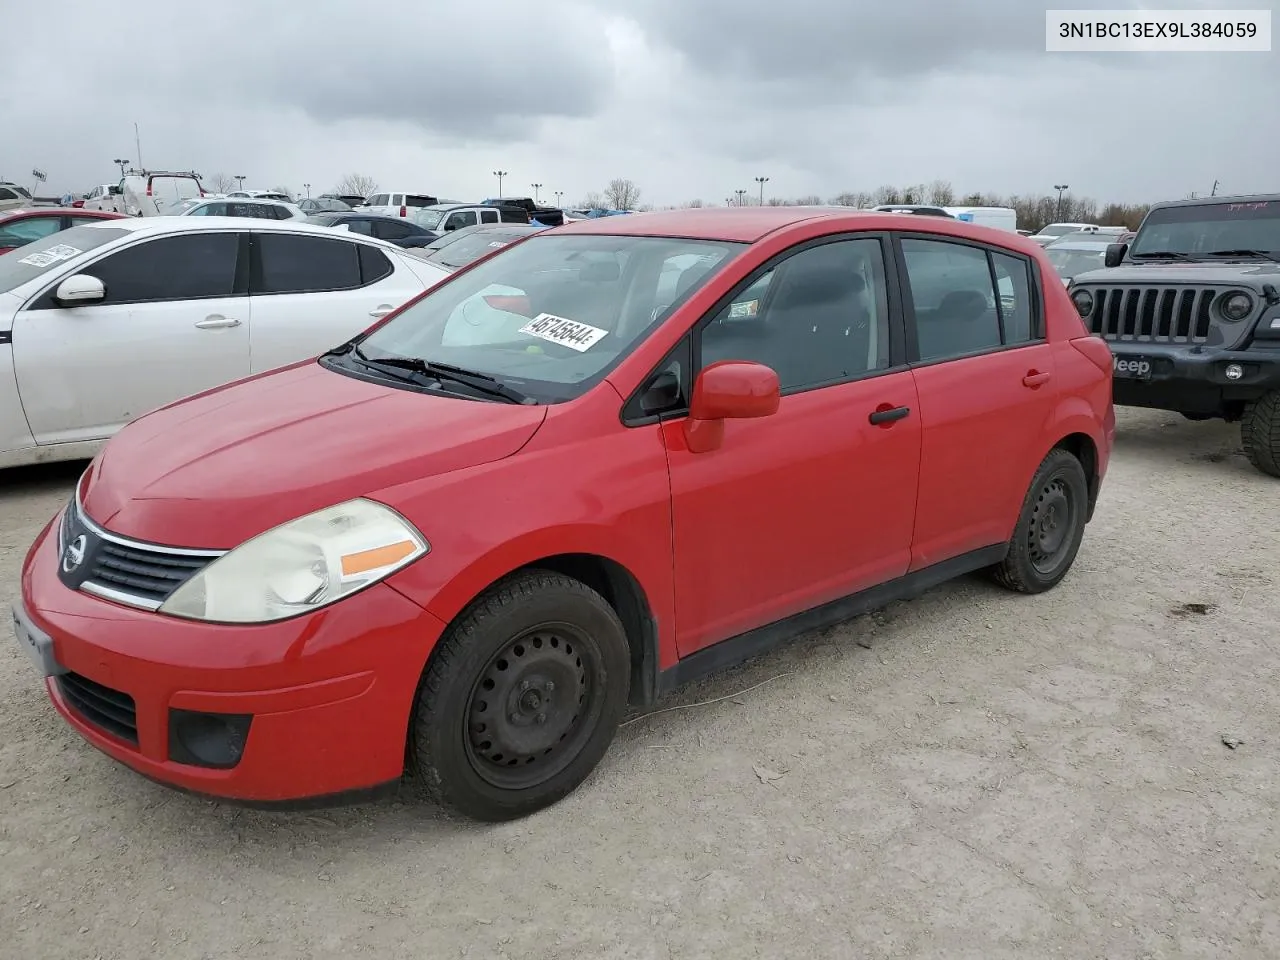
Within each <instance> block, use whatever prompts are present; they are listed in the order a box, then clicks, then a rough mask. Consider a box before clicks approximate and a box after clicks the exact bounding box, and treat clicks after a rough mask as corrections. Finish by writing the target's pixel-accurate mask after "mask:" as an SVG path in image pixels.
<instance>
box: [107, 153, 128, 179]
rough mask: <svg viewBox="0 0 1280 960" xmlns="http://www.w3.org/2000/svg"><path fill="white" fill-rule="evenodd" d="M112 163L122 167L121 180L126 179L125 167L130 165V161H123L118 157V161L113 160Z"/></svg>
mask: <svg viewBox="0 0 1280 960" xmlns="http://www.w3.org/2000/svg"><path fill="white" fill-rule="evenodd" d="M111 162H112V163H115V164H119V165H120V178H121V179H124V168H125V167H127V166H128V165H129V161H128V160H121V159H120V158H119V157H117V158H116V159H114V160H112V161H111Z"/></svg>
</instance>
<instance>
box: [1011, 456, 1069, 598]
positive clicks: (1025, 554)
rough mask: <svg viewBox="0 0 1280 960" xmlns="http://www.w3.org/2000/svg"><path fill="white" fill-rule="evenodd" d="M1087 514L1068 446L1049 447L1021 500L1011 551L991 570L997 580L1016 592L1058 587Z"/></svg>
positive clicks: (1036, 591)
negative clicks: (1053, 448) (1020, 509)
mask: <svg viewBox="0 0 1280 960" xmlns="http://www.w3.org/2000/svg"><path fill="white" fill-rule="evenodd" d="M1088 513H1089V484H1088V481H1087V480H1086V479H1085V475H1084V468H1083V467H1082V466H1080V461H1079V460H1077V459H1076V458H1075V457H1074V456H1072V455H1071V454H1070V453H1068V452H1067V451H1066V450H1062V449H1055V450H1050V451H1049V455H1048V456H1047V457H1045V458H1044V460H1043V461H1041V463H1040V467H1039V469H1037V470H1036V474H1035V477H1034V478H1033V479H1032V481H1031V487H1030V489H1029V490H1027V496H1026V498H1025V499H1024V500H1023V501H1022V511H1021V512H1020V513H1019V514H1018V523H1017V525H1016V526H1015V527H1014V528H1013V538H1012V539H1011V540H1010V541H1009V552H1008V553H1007V554H1006V555H1005V558H1004V560H1003V561H1001V562H1000V563H999V564H997V565H996V566H995V567H994V568H993V569H992V574H993V576H994V578H995V580H996V582H997V583H999V584H1000V585H1001V586H1003V587H1006V588H1008V589H1010V590H1013V591H1016V592H1017V593H1043V592H1044V591H1045V590H1049V589H1051V588H1053V587H1055V586H1057V585H1058V583H1059V581H1061V580H1062V578H1063V577H1065V576H1066V575H1067V571H1068V570H1070V569H1071V565H1072V564H1073V563H1074V562H1075V559H1076V554H1077V553H1078V552H1079V551H1080V542H1081V541H1082V540H1083V539H1084V527H1085V522H1086V517H1087V516H1088ZM1064 515H1065V516H1064Z"/></svg>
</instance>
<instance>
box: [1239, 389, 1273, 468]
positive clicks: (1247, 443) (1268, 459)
mask: <svg viewBox="0 0 1280 960" xmlns="http://www.w3.org/2000/svg"><path fill="white" fill-rule="evenodd" d="M1240 444H1241V445H1242V446H1243V447H1244V454H1245V456H1246V457H1248V458H1249V462H1250V463H1252V464H1253V465H1254V466H1255V467H1257V468H1258V469H1259V470H1261V471H1262V472H1263V473H1265V474H1267V475H1268V476H1271V477H1280V390H1272V391H1271V392H1270V393H1264V394H1263V395H1262V397H1261V398H1260V399H1258V400H1256V401H1254V402H1253V403H1250V404H1248V405H1247V406H1246V407H1245V408H1244V415H1243V416H1242V417H1241V418H1240Z"/></svg>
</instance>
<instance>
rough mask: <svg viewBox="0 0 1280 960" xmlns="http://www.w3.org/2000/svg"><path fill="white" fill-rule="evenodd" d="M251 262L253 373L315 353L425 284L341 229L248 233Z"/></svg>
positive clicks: (396, 259)
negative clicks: (327, 232)
mask: <svg viewBox="0 0 1280 960" xmlns="http://www.w3.org/2000/svg"><path fill="white" fill-rule="evenodd" d="M251 263H252V270H251V276H250V286H249V289H250V297H251V299H252V301H253V318H254V325H253V342H252V344H251V346H250V366H251V367H252V369H253V372H255V373H257V372H258V371H261V370H270V369H273V368H275V367H279V366H283V365H285V364H289V363H294V362H296V361H298V360H304V359H307V358H309V357H314V356H317V355H319V354H321V353H323V352H324V351H326V350H328V349H330V348H332V347H335V346H337V345H338V344H340V343H342V342H343V341H345V340H349V339H350V338H351V337H353V336H355V335H356V334H357V333H360V332H361V331H362V330H364V329H366V328H367V327H369V326H371V325H372V324H373V323H374V322H375V321H377V320H379V319H381V318H382V317H384V316H386V315H387V314H388V313H390V312H391V311H392V310H394V309H395V308H396V307H398V306H400V304H402V303H404V302H405V301H406V300H408V299H409V298H410V297H412V296H416V295H417V294H418V293H420V292H421V291H422V290H423V289H424V288H425V284H424V283H423V282H422V281H421V280H419V279H418V277H417V276H416V275H414V274H413V272H412V271H410V270H409V269H408V268H407V267H406V266H405V265H404V264H403V263H402V262H401V261H400V259H399V257H398V256H395V255H394V254H391V253H390V251H386V250H382V249H381V248H379V247H377V246H374V245H373V244H370V243H367V242H365V243H362V242H360V241H358V240H355V239H354V238H353V239H348V238H345V237H343V236H342V235H341V234H338V235H336V236H334V237H321V236H314V235H310V234H295V233H285V232H268V231H255V232H254V234H253V257H252V260H251Z"/></svg>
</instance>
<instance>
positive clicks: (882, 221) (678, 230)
mask: <svg viewBox="0 0 1280 960" xmlns="http://www.w3.org/2000/svg"><path fill="white" fill-rule="evenodd" d="M814 220H826V221H832V222H831V223H830V228H831V230H832V231H833V232H834V231H836V230H908V231H912V232H915V233H919V232H928V233H940V234H946V235H948V236H956V237H967V236H968V237H971V236H975V235H981V236H982V237H983V238H990V239H992V240H994V239H996V238H999V239H1000V241H1001V242H1005V241H1008V240H1012V241H1015V242H1014V243H1013V244H1012V246H1013V248H1015V249H1022V250H1025V249H1029V248H1031V247H1035V248H1036V249H1039V248H1038V247H1037V245H1036V244H1033V243H1031V242H1030V240H1028V239H1027V238H1026V237H1022V236H1019V235H1018V234H1016V233H1013V232H1011V231H1008V230H997V229H995V228H993V227H981V226H978V225H976V224H971V223H966V222H965V221H963V220H954V219H952V218H950V217H922V216H920V215H919V214H915V213H890V212H887V211H880V210H860V209H858V208H856V207H839V206H820V207H702V208H701V209H692V210H661V211H654V212H650V213H639V214H635V215H633V216H630V217H598V218H595V219H591V220H574V221H571V222H568V223H566V224H565V225H564V226H562V227H551V228H549V229H548V231H547V232H548V233H555V234H567V233H573V234H586V233H591V234H604V235H613V236H637V237H684V238H687V239H690V240H726V241H732V242H738V243H755V242H756V241H758V240H761V239H762V238H764V237H765V236H767V235H768V234H770V233H773V232H775V231H778V230H782V229H784V228H786V227H792V226H795V225H797V224H800V223H804V222H806V221H814Z"/></svg>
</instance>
